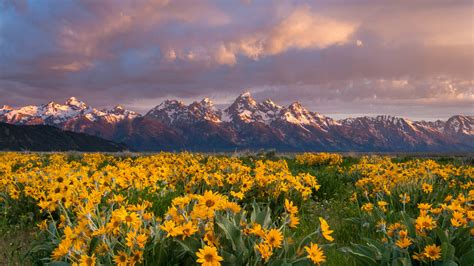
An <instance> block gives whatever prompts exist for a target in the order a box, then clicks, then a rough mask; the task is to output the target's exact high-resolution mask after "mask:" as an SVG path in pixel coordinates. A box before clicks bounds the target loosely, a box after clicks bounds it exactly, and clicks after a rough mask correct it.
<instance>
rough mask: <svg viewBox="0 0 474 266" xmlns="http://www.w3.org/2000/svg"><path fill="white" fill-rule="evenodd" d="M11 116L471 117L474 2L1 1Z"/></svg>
mask: <svg viewBox="0 0 474 266" xmlns="http://www.w3.org/2000/svg"><path fill="white" fill-rule="evenodd" d="M0 9H1V10H0V93H1V95H2V97H1V98H0V104H11V105H22V104H30V103H31V104H36V103H42V102H47V101H49V100H57V101H62V100H64V99H65V98H67V97H69V96H71V95H75V96H77V97H80V98H83V99H84V100H85V101H87V102H89V103H90V104H92V105H95V106H98V107H103V106H110V105H113V104H115V103H118V102H120V103H124V104H125V105H126V106H127V105H128V107H130V108H133V109H136V110H139V111H145V110H146V109H147V108H150V107H152V106H154V105H156V104H158V103H159V101H161V100H162V99H164V98H169V97H172V98H180V99H184V100H186V99H188V100H190V99H196V98H200V97H204V96H210V97H214V98H216V99H217V102H218V103H226V102H228V101H230V100H231V99H232V98H233V97H235V96H236V95H238V94H239V93H241V92H242V91H244V90H250V91H252V92H254V93H255V97H256V98H257V99H263V98H267V97H269V98H272V99H274V100H275V101H277V102H280V103H282V104H287V103H289V102H291V101H294V100H301V101H302V102H303V103H304V104H305V105H307V106H308V107H309V108H310V109H312V110H316V111H320V112H322V113H327V114H334V115H342V114H343V115H350V114H351V113H358V114H372V113H377V112H379V113H385V112H387V113H392V114H403V115H406V116H410V117H426V118H430V117H431V118H437V117H445V116H448V115H449V114H453V113H463V114H472V113H473V110H472V108H469V107H470V106H472V105H473V104H474V93H473V80H474V59H473V58H474V52H473V51H474V49H473V48H474V47H473V46H474V36H473V31H474V29H473V26H472V25H473V21H472V17H473V14H472V13H473V7H472V2H471V1H375V0H372V1H369V0H367V1H314V2H310V1H166V0H155V1H153V0H150V1H148V0H139V1H72V0H70V1H55V0H51V1H11V0H9V1H5V0H4V1H1V2H0Z"/></svg>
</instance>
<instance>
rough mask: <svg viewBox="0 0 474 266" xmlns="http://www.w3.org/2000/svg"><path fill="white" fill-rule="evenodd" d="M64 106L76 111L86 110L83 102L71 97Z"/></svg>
mask: <svg viewBox="0 0 474 266" xmlns="http://www.w3.org/2000/svg"><path fill="white" fill-rule="evenodd" d="M65 104H66V105H68V106H71V107H75V108H77V109H86V108H87V107H88V106H87V104H86V103H85V102H83V101H80V100H78V99H77V98H76V97H74V96H72V97H69V99H67V100H66V102H65Z"/></svg>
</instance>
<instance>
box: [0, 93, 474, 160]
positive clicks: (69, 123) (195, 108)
mask: <svg viewBox="0 0 474 266" xmlns="http://www.w3.org/2000/svg"><path fill="white" fill-rule="evenodd" d="M0 122H5V123H10V124H15V125H37V124H44V125H52V126H55V127H58V128H61V129H65V130H71V131H75V132H83V133H88V134H91V135H95V136H99V137H102V138H106V139H109V140H113V141H117V142H123V143H126V144H127V145H129V146H130V147H132V148H134V149H136V150H147V151H157V150H199V151H226V150H227V151H229V150H235V149H252V150H256V149H272V148H274V149H277V150H281V151H474V117H473V116H462V115H456V116H453V117H451V118H449V119H448V120H447V121H435V122H426V121H411V120H408V119H404V118H400V117H393V116H377V117H357V118H348V119H342V120H334V119H332V118H330V117H326V116H324V115H321V114H319V113H316V112H312V111H309V110H308V109H306V108H305V107H304V106H302V105H301V104H300V103H298V102H295V103H292V104H291V105H289V106H279V105H277V104H275V103H274V102H273V101H271V100H265V101H263V102H260V103H257V102H256V101H255V100H254V99H253V98H252V96H251V95H250V93H248V92H247V93H243V94H241V95H240V96H239V97H237V99H236V100H235V101H234V102H233V103H232V104H231V105H230V106H229V107H227V108H225V109H224V110H221V109H219V108H217V107H216V106H214V105H213V103H212V101H211V100H210V99H208V98H205V99H203V100H201V101H196V102H193V103H191V104H189V105H186V104H184V103H183V102H180V101H177V100H166V101H164V102H163V103H161V104H159V105H157V106H156V107H155V108H153V109H151V110H150V111H149V112H147V113H146V114H145V115H140V114H138V113H135V112H133V111H129V110H125V109H124V108H123V107H121V106H116V107H115V108H113V109H111V110H97V109H95V108H92V107H90V106H88V105H87V104H85V103H84V102H82V101H79V100H78V99H76V98H74V97H71V98H70V99H68V100H67V101H66V102H65V104H57V103H54V102H50V103H48V104H45V105H39V106H25V107H20V108H13V107H11V106H4V107H3V108H0Z"/></svg>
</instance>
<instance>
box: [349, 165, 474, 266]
mask: <svg viewBox="0 0 474 266" xmlns="http://www.w3.org/2000/svg"><path fill="white" fill-rule="evenodd" d="M350 172H351V173H352V174H357V175H358V176H359V179H358V180H357V181H356V183H355V186H356V188H357V192H354V194H353V196H352V200H353V201H354V202H356V203H357V204H359V206H360V209H361V211H362V212H361V213H360V215H361V217H363V220H364V219H365V220H364V221H365V222H366V223H367V222H368V223H373V224H375V227H376V228H377V229H378V232H380V233H381V235H380V236H381V239H382V241H383V242H384V243H388V244H391V245H394V246H396V247H398V248H399V249H400V250H401V251H402V253H405V254H407V255H408V254H411V258H412V259H415V260H419V261H423V262H429V261H437V260H440V259H441V253H442V247H443V248H450V245H453V243H450V239H453V238H458V239H457V240H456V241H457V243H461V242H462V241H466V243H467V245H471V246H472V244H473V242H472V236H474V227H473V225H474V208H473V207H474V206H473V201H474V182H473V181H474V180H473V178H474V167H472V166H470V165H462V166H455V165H452V164H439V163H437V162H435V161H433V160H412V161H407V162H398V163H397V162H392V160H391V159H390V158H387V157H385V158H382V157H365V158H363V159H362V160H361V161H360V163H359V164H355V165H353V166H352V167H351V169H350ZM412 217H413V218H412ZM402 218H403V219H402ZM388 222H391V223H388ZM438 228H439V229H441V230H437V229H438ZM446 235H447V236H446ZM469 235H471V238H470V237H469ZM440 244H443V245H440ZM453 247H454V246H453ZM461 248H462V247H461ZM461 248H460V249H461ZM445 252H447V254H448V253H449V252H448V251H447V250H445ZM452 253H454V252H452Z"/></svg>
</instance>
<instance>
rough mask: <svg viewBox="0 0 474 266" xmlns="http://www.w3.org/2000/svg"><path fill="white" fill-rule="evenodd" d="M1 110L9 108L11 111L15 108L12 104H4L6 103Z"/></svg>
mask: <svg viewBox="0 0 474 266" xmlns="http://www.w3.org/2000/svg"><path fill="white" fill-rule="evenodd" d="M0 110H9V111H11V110H13V107H12V106H10V105H6V104H4V105H3V106H2V108H0Z"/></svg>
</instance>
